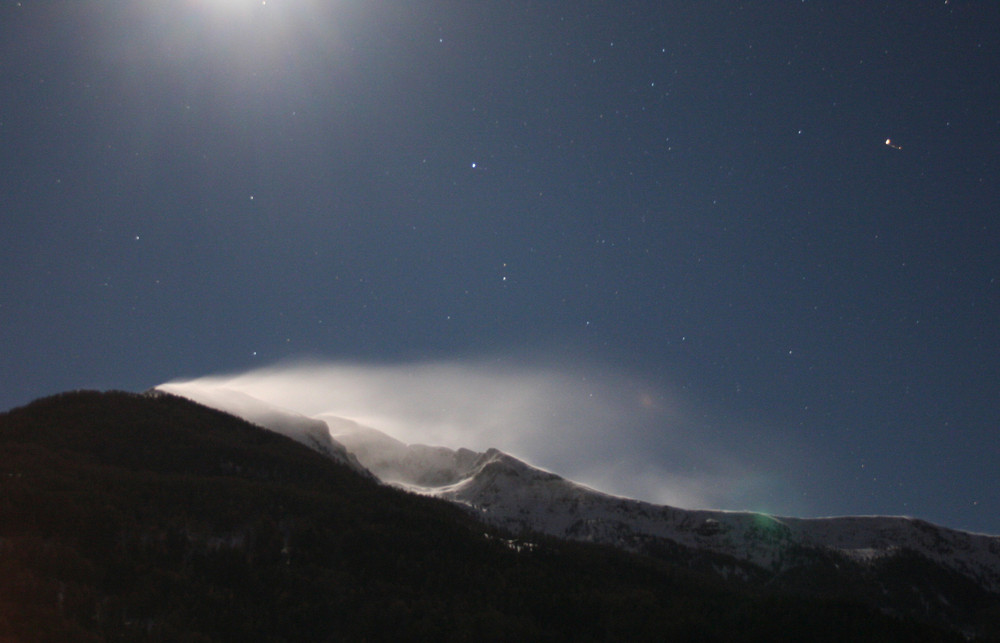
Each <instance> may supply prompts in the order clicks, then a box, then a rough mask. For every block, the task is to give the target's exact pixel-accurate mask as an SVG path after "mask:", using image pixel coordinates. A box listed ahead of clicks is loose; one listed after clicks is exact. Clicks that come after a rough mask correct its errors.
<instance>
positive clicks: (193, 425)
mask: <svg viewBox="0 0 1000 643" xmlns="http://www.w3.org/2000/svg"><path fill="white" fill-rule="evenodd" d="M486 531H487V530H486V529H484V528H483V527H482V526H481V525H480V524H478V523H477V522H475V521H473V520H472V519H471V518H469V517H468V516H467V515H466V514H465V513H463V512H462V511H460V510H459V509H458V508H456V507H454V506H451V505H448V504H446V503H443V502H438V501H434V500H429V499H425V498H421V497H417V496H413V495H409V494H405V493H402V492H399V491H396V490H393V489H390V488H387V487H384V486H380V485H378V484H375V483H373V482H372V481H370V480H367V479H365V478H363V477H362V476H359V475H358V474H356V473H354V472H353V471H351V470H350V469H348V468H346V467H343V466H341V465H338V464H336V463H334V462H332V461H330V460H328V459H327V458H325V457H324V456H322V455H320V454H318V453H316V452H314V451H311V450H309V449H308V448H306V447H304V446H302V445H300V444H298V443H295V442H293V441H292V440H290V439H287V438H285V437H282V436H279V435H277V434H274V433H270V432H268V431H265V430H263V429H260V428H258V427H255V426H253V425H250V424H247V423H246V422H243V421H242V420H239V419H237V418H234V417H232V416H229V415H226V414H223V413H220V412H217V411H213V410H210V409H207V408H205V407H201V406H198V405H196V404H194V403H191V402H189V401H186V400H183V399H180V398H175V397H171V396H167V395H135V394H129V393H94V392H79V393H68V394H63V395H59V396H55V397H51V398H46V399H43V400H39V401H37V402H34V403H32V404H30V405H28V406H25V407H22V408H19V409H15V410H13V411H10V412H8V413H4V414H0V641H5V642H6V641H104V640H107V641H132V640H134V641H236V640H243V641H327V640H330V641H333V640H350V641H358V640H393V641H400V640H422V641H429V640H437V641H447V640H455V641H460V640H461V641H466V640H468V641H482V640H574V641H580V640H622V641H636V640H681V641H696V640H697V641H776V640H788V641H791V640H797V641H798V640H811V641H843V640H853V641H950V640H958V639H954V638H952V637H950V636H949V635H947V634H944V633H941V632H938V631H935V630H933V629H928V628H926V627H918V626H916V625H913V624H908V623H905V622H900V621H896V620H893V619H890V618H888V617H883V616H880V615H878V614H877V613H874V612H873V611H871V610H868V609H866V608H863V607H861V606H859V605H855V604H851V603H849V602H840V601H837V602H831V601H826V602H824V601H819V600H805V599H799V598H795V597H783V598H774V597H769V598H761V597H754V596H752V595H749V594H748V593H747V592H746V590H745V589H740V588H737V587H729V586H724V585H721V584H720V582H719V581H712V580H709V579H707V578H702V577H700V576H696V575H695V574H693V573H692V572H690V571H684V570H681V569H680V568H677V567H673V566H670V565H668V564H666V563H663V562H657V561H655V560H651V559H646V558H641V557H637V556H630V555H627V554H623V553H620V552H617V551H613V550H610V549H606V548H599V547H591V546H585V545H578V544H577V545H574V544H569V543H562V542H557V541H551V540H544V539H539V540H538V541H537V542H536V543H534V545H535V546H533V547H517V546H515V545H517V543H512V542H510V541H508V540H506V538H505V537H504V536H503V535H502V534H496V533H492V532H490V533H489V534H487V533H485V532H486Z"/></svg>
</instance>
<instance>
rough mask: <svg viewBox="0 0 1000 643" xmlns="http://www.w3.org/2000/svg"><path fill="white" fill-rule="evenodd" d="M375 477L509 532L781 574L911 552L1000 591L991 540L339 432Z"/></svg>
mask: <svg viewBox="0 0 1000 643" xmlns="http://www.w3.org/2000/svg"><path fill="white" fill-rule="evenodd" d="M336 437H337V440H339V441H342V442H343V443H344V444H345V446H346V447H347V448H348V450H349V451H351V452H353V453H354V454H355V455H356V456H357V458H358V460H359V461H360V462H361V463H362V464H363V465H365V466H366V467H368V468H369V469H370V470H371V471H372V472H373V473H375V475H376V476H378V477H379V478H380V479H382V480H383V481H386V482H389V483H392V484H396V485H399V486H402V487H405V488H407V489H410V490H411V491H416V492H418V493H423V494H427V495H432V496H436V497H439V498H443V499H446V500H449V501H452V502H455V503H459V504H461V505H464V506H466V507H468V508H470V509H471V510H473V511H474V512H475V513H476V514H478V515H480V516H481V517H482V518H483V519H484V520H486V521H488V522H490V523H493V524H496V525H499V526H502V527H505V528H507V529H509V530H511V531H513V532H515V533H528V532H540V533H544V534H548V535H552V536H556V537H560V538H568V539H572V540H580V541H588V542H597V543H603V544H609V545H614V546H617V547H621V548H625V549H630V550H641V549H642V546H643V545H644V544H646V543H649V542H650V541H651V539H652V540H655V539H663V540H666V541H670V542H671V543H676V544H678V545H682V546H685V547H689V548H692V549H695V550H700V551H710V552H714V553H717V554H724V555H727V556H732V557H734V558H736V559H739V560H744V561H747V562H750V563H752V564H754V565H757V566H759V567H761V568H763V569H765V570H769V571H781V570H784V569H787V568H790V567H793V566H796V565H799V564H802V563H803V561H804V560H808V559H810V558H815V556H816V555H826V556H832V557H834V559H838V558H839V559H846V560H849V561H852V562H855V563H859V564H867V563H872V562H874V561H877V560H879V559H884V558H886V557H891V556H894V555H897V554H900V553H902V552H904V551H910V552H916V553H918V554H920V555H922V556H924V557H926V558H927V559H928V560H930V561H933V562H934V563H937V564H940V565H941V566H943V567H945V568H946V569H949V570H951V571H954V572H957V573H960V574H962V575H963V576H965V577H967V578H969V579H971V580H973V581H974V582H975V583H976V584H977V585H980V586H981V587H984V588H986V589H988V590H989V591H992V592H1000V536H987V535H979V534H970V533H966V532H962V531H957V530H952V529H946V528H943V527H939V526H936V525H932V524H930V523H927V522H924V521H921V520H915V519H912V518H904V517H882V516H871V517H844V518H816V519H802V518H783V517H774V516H768V515H764V514H757V513H749V512H724V511H706V510H687V509H677V508H674V507H668V506H660V505H654V504H651V503H647V502H642V501H638V500H631V499H628V498H620V497H616V496H612V495H608V494H605V493H601V492H599V491H596V490H594V489H591V488H588V487H586V486H583V485H580V484H577V483H574V482H572V481H569V480H566V479H564V478H562V477H560V476H558V475H556V474H554V473H550V472H548V471H544V470H541V469H538V468H535V467H532V466H530V465H528V464H526V463H524V462H522V461H520V460H518V459H516V458H514V457H512V456H510V455H507V454H505V453H503V452H501V451H498V450H496V449H490V450H489V451H486V452H485V453H475V452H471V451H468V450H464V449H463V450H459V451H452V450H450V449H446V448H442V447H427V446H423V445H413V446H406V445H404V444H403V443H401V442H399V441H397V440H394V439H393V438H390V437H389V436H386V435H385V434H383V433H380V432H378V431H376V430H374V429H368V428H362V427H358V429H357V430H355V431H353V432H351V433H350V435H349V436H348V435H338V436H336Z"/></svg>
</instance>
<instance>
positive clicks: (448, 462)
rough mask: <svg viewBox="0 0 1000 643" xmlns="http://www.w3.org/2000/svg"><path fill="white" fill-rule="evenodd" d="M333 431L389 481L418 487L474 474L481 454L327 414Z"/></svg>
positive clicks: (445, 482)
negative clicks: (418, 440) (407, 438)
mask: <svg viewBox="0 0 1000 643" xmlns="http://www.w3.org/2000/svg"><path fill="white" fill-rule="evenodd" d="M321 417H323V418H324V419H325V420H326V422H327V424H328V425H329V426H330V433H331V435H332V437H333V439H335V440H336V441H337V442H339V443H340V444H343V445H344V447H346V448H347V450H348V451H349V452H350V453H352V454H353V455H354V456H355V457H356V458H357V459H358V461H359V462H360V463H361V464H362V465H364V466H365V467H366V468H367V469H368V470H369V471H371V472H372V473H373V474H375V475H376V476H377V477H378V478H379V479H380V480H382V481H383V482H385V483H387V484H395V485H398V486H402V487H406V488H412V489H414V490H423V489H434V488H436V487H440V486H445V485H450V484H454V483H456V482H458V481H459V480H461V479H463V478H465V477H467V476H468V475H470V473H471V472H472V470H473V469H474V467H475V465H476V463H477V461H478V459H479V458H480V456H481V454H479V453H476V452H475V451H470V450H469V449H458V450H457V451H456V450H453V449H448V448H446V447H432V446H427V445H423V444H405V443H403V442H401V441H399V440H397V439H395V438H393V437H391V436H389V435H386V434H385V433H383V432H381V431H379V430H377V429H373V428H371V427H367V426H363V425H360V424H358V423H356V422H353V421H351V420H346V419H344V418H338V417H335V416H329V415H324V416H321Z"/></svg>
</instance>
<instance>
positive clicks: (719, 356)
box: [0, 0, 1000, 533]
mask: <svg viewBox="0 0 1000 643" xmlns="http://www.w3.org/2000/svg"><path fill="white" fill-rule="evenodd" d="M0 98H2V104H0V224H2V234H0V271H2V272H0V274H2V276H3V278H2V280H0V408H3V409H6V408H10V407H12V406H15V405H19V404H23V403H25V402H27V401H29V400H31V399H33V398H35V397H38V396H41V395H45V394H49V393H54V392H58V391H61V390H65V389H70V388H110V387H114V388H124V389H128V390H143V389H145V388H147V387H149V386H152V385H155V384H158V383H161V382H164V381H166V380H169V379H172V378H174V377H178V376H196V375H202V374H207V373H214V372H220V371H237V370H242V369H247V368H252V367H257V366H261V365H266V364H269V363H273V362H275V361H278V360H283V359H288V358H292V357H303V356H307V357H312V358H320V359H329V360H344V359H349V360H353V361H361V362H373V363H399V362H412V361H421V360H448V359H466V358H475V359H480V358H486V359H505V358H507V357H508V356H509V357H510V358H511V359H514V358H515V357H516V358H517V359H524V358H525V356H530V355H532V354H544V355H546V356H547V357H548V358H551V359H557V360H559V361H560V362H561V363H562V364H565V365H572V364H573V363H574V362H575V360H582V359H586V360H588V363H593V362H594V361H597V362H600V363H606V364H608V365H610V366H613V368H615V369H621V370H624V371H627V372H629V373H631V374H633V375H634V377H636V378H639V379H642V380H644V381H648V382H651V383H652V385H653V386H654V387H661V388H662V389H663V390H668V389H669V390H670V391H673V393H672V395H679V396H681V397H683V398H684V400H685V403H686V404H689V405H690V406H691V407H693V408H698V409H701V413H702V414H703V415H704V418H705V419H704V422H705V425H706V426H712V427H714V429H713V430H714V431H717V432H718V435H719V436H720V438H719V439H720V441H723V442H725V441H727V440H729V443H730V444H735V443H739V444H751V443H754V444H755V448H756V449H759V450H767V448H768V443H769V442H773V443H774V447H775V451H781V452H784V451H785V450H786V447H787V445H789V444H790V445H795V446H794V450H796V451H797V452H799V457H798V458H794V459H795V460H796V461H795V462H788V463H786V464H787V467H788V474H787V476H788V477H789V479H790V480H791V482H790V484H789V488H794V489H795V491H794V493H795V494H800V495H803V496H804V495H808V496H809V498H810V499H809V501H808V502H805V503H804V504H803V505H802V506H805V507H806V508H807V509H806V510H807V511H810V512H814V513H892V514H913V515H918V516H920V517H924V518H928V519H931V520H934V521H937V522H942V523H945V524H948V525H950V526H955V527H962V528H967V529H974V530H981V531H990V532H992V533H1000V519H998V518H997V517H998V516H1000V473H998V471H1000V468H998V466H997V463H998V462H1000V440H998V435H1000V153H998V150H1000V8H998V7H997V5H996V4H995V3H992V2H962V1H957V0H956V1H952V2H944V1H943V0H941V1H936V2H888V3H887V2H879V3H873V2H815V1H811V0H810V1H806V2H798V1H796V2H766V3H740V2H697V3H688V2H683V3H682V2H580V1H574V2H528V1H525V2H521V1H518V0H514V1H511V2H478V3H469V2H458V1H447V2H446V1H432V0H428V1H427V2H402V1H390V0H384V1H364V2H362V1H360V0H357V1H353V0H336V1H333V2H319V1H318V0H317V1H313V0H284V1H282V0H268V2H267V3H266V4H260V3H259V2H256V3H255V2H252V1H250V0H204V1H203V2H172V3H150V2H140V1H138V0H135V1H128V0H104V1H96V0H95V1H94V2H60V1H51V2H46V1H31V0H22V1H21V2H11V1H9V0H2V2H0ZM887 139H888V140H890V141H891V143H892V145H889V144H887ZM566 368H569V369H572V366H566ZM750 426H753V427H764V428H763V429H760V433H759V435H758V434H757V433H754V432H753V431H755V430H756V429H754V430H751V429H747V428H746V427H750ZM748 431H749V432H750V433H748ZM727 436H728V437H727ZM769 466H779V467H780V466H782V463H771V465H769ZM788 493H793V492H791V491H789V492H788ZM799 501H800V499H799V500H796V502H799ZM775 506H777V507H779V508H780V507H790V506H793V503H792V501H791V500H788V501H787V502H786V501H785V500H782V499H781V498H777V499H775Z"/></svg>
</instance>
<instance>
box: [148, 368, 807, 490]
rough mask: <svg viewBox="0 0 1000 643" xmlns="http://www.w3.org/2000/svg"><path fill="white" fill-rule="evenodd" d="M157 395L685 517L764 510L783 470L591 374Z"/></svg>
mask: <svg viewBox="0 0 1000 643" xmlns="http://www.w3.org/2000/svg"><path fill="white" fill-rule="evenodd" d="M160 388H162V389H164V390H167V391H169V392H172V393H175V394H178V395H183V396H185V397H189V398H191V399H194V400H196V401H198V402H201V403H204V404H207V405H209V406H215V407H217V408H222V409H225V410H230V411H231V412H234V413H236V414H240V408H229V406H231V405H232V401H233V400H234V399H236V398H237V397H242V396H251V397H252V398H256V399H257V400H261V401H263V402H265V403H267V404H269V405H273V406H276V407H279V408H280V409H282V410H289V411H294V412H297V413H300V414H302V415H305V416H308V417H312V418H316V417H320V416H323V417H324V418H325V419H329V417H330V416H335V417H340V418H346V419H348V420H352V421H354V422H357V423H358V424H361V425H364V426H369V427H372V428H375V429H378V430H380V431H383V432H385V433H387V434H389V435H391V436H392V437H394V438H396V439H398V440H401V441H402V442H404V443H407V444H427V445H434V446H446V447H450V448H453V449H457V448H460V447H465V448H468V449H473V450H476V451H484V450H486V449H488V448H490V447H496V448H498V449H501V450H502V451H505V452H507V453H510V454H511V455H513V456H515V457H518V458H520V459H522V460H525V461H526V462H529V463H531V464H533V465H535V466H540V467H543V468H546V469H549V470H551V471H554V472H556V473H558V474H560V475H562V476H564V477H567V478H570V479H572V480H575V481H577V482H581V483H583V484H587V485H589V486H592V487H594V488H596V489H599V490H601V491H605V492H608V493H612V494H617V495H622V496H628V497H632V498H639V499H643V500H649V501H652V502H657V503H663V504H671V505H674V506H681V507H689V508H708V507H713V508H726V509H755V510H757V509H761V510H766V509H770V508H772V507H767V506H766V504H767V499H766V496H767V495H769V494H770V493H771V492H772V491H774V489H769V488H767V487H768V485H767V484H763V485H762V484H760V483H759V481H760V480H765V479H766V478H767V476H766V475H763V474H761V473H760V472H761V471H767V470H768V469H771V468H772V465H773V464H776V461H777V460H780V459H781V458H780V457H774V454H773V453H772V454H770V457H769V458H768V459H770V460H771V462H770V463H768V462H762V461H759V459H758V458H754V457H751V458H750V460H751V461H750V462H745V461H743V460H744V459H745V456H743V455H741V456H739V457H738V456H737V455H736V453H739V452H741V451H742V449H743V445H740V444H738V443H737V442H735V441H733V440H729V441H728V442H727V440H726V436H725V433H724V432H720V431H719V430H718V429H717V428H713V427H709V426H706V425H705V424H704V420H703V419H701V418H703V417H704V414H700V413H696V412H694V411H693V410H692V409H690V408H687V407H686V405H685V403H684V401H683V400H682V399H681V396H679V395H677V394H676V393H673V392H671V391H670V389H669V388H668V387H665V386H662V385H661V386H657V385H651V384H649V383H646V382H643V381H640V380H639V379H637V378H634V377H630V376H628V375H626V374H623V373H619V372H613V371H612V370H610V369H608V368H605V367H599V366H596V365H593V364H586V365H583V364H579V363H577V364H572V365H569V364H565V363H562V364H558V365H553V364H545V365H541V364H510V363H506V362H504V361H497V360H494V361H471V360H466V361H437V362H418V363H406V364H393V365H388V364H382V365H370V364H358V363H329V362H296V363H285V364H279V365H275V366H271V367H266V368H261V369H257V370H253V371H249V372H246V373H240V374H232V375H216V376H207V377H201V378H197V379H193V380H186V381H175V382H170V383H169V384H166V385H163V386H161V387H160ZM234 394H236V395H234ZM227 405H229V406H227ZM695 418H699V419H697V420H696V419H695ZM730 437H731V436H730ZM754 460H757V461H754ZM754 481H758V482H754ZM772 486H773V485H772ZM773 508H774V509H784V508H785V507H773ZM789 509H791V507H790V508H789Z"/></svg>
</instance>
